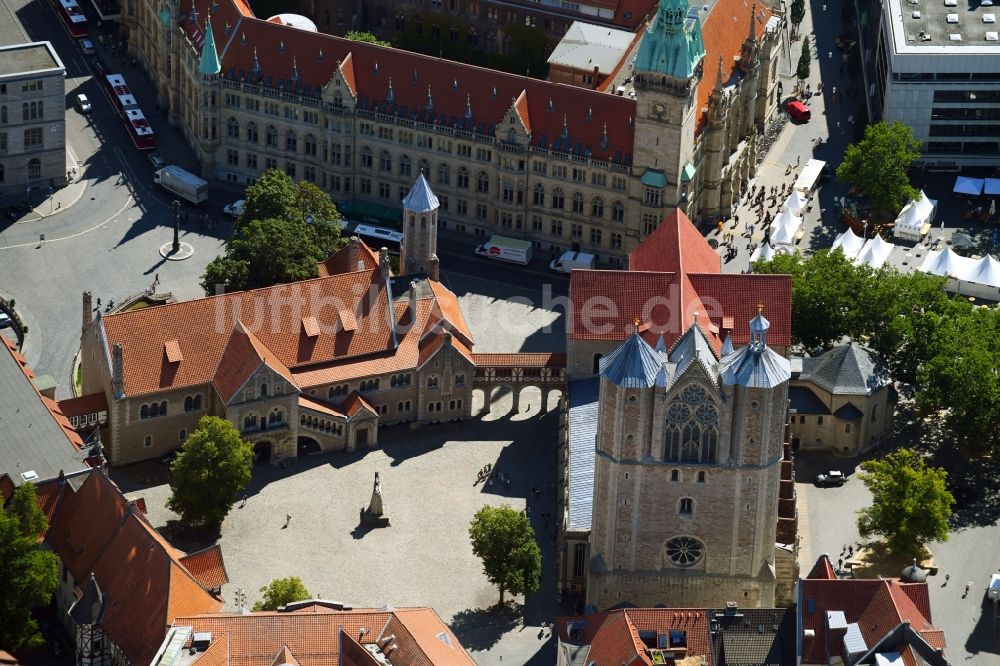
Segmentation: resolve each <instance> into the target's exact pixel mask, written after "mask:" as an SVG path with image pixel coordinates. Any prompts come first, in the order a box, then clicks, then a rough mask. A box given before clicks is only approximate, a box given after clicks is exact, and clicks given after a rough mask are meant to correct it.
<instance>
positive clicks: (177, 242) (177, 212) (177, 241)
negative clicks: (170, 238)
mask: <svg viewBox="0 0 1000 666" xmlns="http://www.w3.org/2000/svg"><path fill="white" fill-rule="evenodd" d="M170 205H171V206H172V207H173V209H174V244H173V249H172V250H170V253H171V254H175V253H176V252H178V251H179V250H180V249H181V238H180V233H181V202H180V201H178V200H177V199H174V201H173V203H171V204H170Z"/></svg>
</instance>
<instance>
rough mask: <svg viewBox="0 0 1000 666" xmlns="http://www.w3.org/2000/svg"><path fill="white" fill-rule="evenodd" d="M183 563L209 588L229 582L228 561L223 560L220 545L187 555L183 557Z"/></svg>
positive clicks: (218, 586) (212, 588)
mask: <svg viewBox="0 0 1000 666" xmlns="http://www.w3.org/2000/svg"><path fill="white" fill-rule="evenodd" d="M181 564H183V565H184V566H185V567H186V568H187V570H188V571H190V572H191V575H192V576H194V577H195V578H196V579H197V580H198V582H199V583H201V585H202V587H204V588H205V589H207V590H214V589H216V588H220V587H222V586H223V585H225V584H226V583H228V582H229V574H228V573H226V563H225V562H224V561H223V560H222V547H221V546H219V545H215V546H209V547H208V548H206V549H204V550H199V551H198V552H197V553H191V554H190V555H185V556H184V557H182V558H181Z"/></svg>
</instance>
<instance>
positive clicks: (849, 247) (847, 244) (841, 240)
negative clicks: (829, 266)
mask: <svg viewBox="0 0 1000 666" xmlns="http://www.w3.org/2000/svg"><path fill="white" fill-rule="evenodd" d="M838 247H839V248H840V251H841V252H843V253H844V256H845V257H847V258H848V259H854V258H855V257H856V256H858V254H859V253H860V252H861V250H862V249H864V247H865V239H864V238H862V237H861V236H859V235H857V234H856V233H854V229H850V228H848V229H847V231H845V232H844V233H842V234H840V235H839V236H837V238H836V240H834V241H833V247H832V248H830V249H831V250H836V249H837V248H838Z"/></svg>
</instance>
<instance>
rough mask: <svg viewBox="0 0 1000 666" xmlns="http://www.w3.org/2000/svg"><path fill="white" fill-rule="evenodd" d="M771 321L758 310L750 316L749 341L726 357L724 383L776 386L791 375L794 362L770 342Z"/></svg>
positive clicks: (748, 385) (723, 365)
mask: <svg viewBox="0 0 1000 666" xmlns="http://www.w3.org/2000/svg"><path fill="white" fill-rule="evenodd" d="M770 328H771V322H769V321H768V320H767V319H765V318H764V315H763V314H758V315H757V316H756V317H754V318H753V319H751V320H750V344H748V345H747V346H745V347H743V348H741V349H740V350H739V351H735V352H733V353H732V354H729V355H728V356H726V357H724V358H723V359H722V361H721V363H720V365H721V369H722V383H723V384H728V385H733V384H737V385H739V386H745V387H747V388H774V387H775V386H778V385H780V384H781V383H783V382H786V381H788V380H789V379H791V377H792V365H791V362H790V361H789V360H788V359H787V358H785V357H784V356H782V355H781V354H779V353H778V352H776V351H774V350H773V349H771V348H770V347H768V346H767V332H768V330H769V329H770Z"/></svg>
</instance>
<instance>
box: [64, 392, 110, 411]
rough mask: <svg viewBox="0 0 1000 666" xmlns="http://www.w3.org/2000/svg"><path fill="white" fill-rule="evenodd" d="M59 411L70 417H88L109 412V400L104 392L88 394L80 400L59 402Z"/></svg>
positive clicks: (69, 399)
mask: <svg viewBox="0 0 1000 666" xmlns="http://www.w3.org/2000/svg"><path fill="white" fill-rule="evenodd" d="M57 404H58V405H59V411H60V412H62V413H63V414H65V415H66V416H67V417H69V416H86V415H88V414H97V413H100V412H106V411H108V398H107V396H106V395H104V392H103V391H98V392H97V393H88V394H87V395H81V396H80V397H79V398H67V399H66V400H59V401H57Z"/></svg>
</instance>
